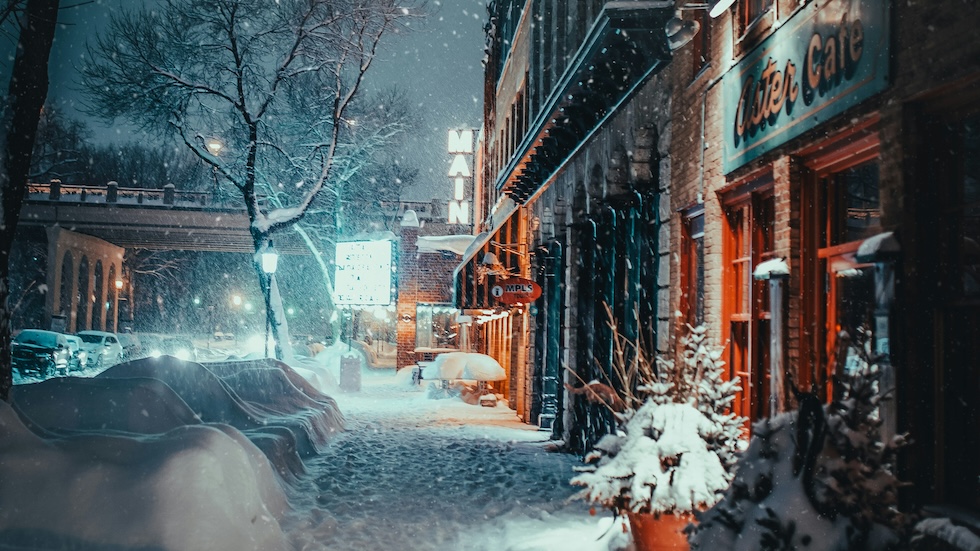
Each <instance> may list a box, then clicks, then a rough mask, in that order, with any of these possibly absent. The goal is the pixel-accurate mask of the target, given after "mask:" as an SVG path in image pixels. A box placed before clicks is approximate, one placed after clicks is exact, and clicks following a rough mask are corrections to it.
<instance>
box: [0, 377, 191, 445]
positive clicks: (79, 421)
mask: <svg viewBox="0 0 980 551" xmlns="http://www.w3.org/2000/svg"><path fill="white" fill-rule="evenodd" d="M10 398H11V403H12V404H13V406H14V408H16V410H17V412H18V414H20V415H21V416H22V417H24V416H26V417H27V418H29V419H30V421H31V422H33V423H34V424H36V425H38V427H40V428H43V429H44V430H48V431H58V430H73V431H101V430H114V431H121V432H130V433H135V434H159V433H164V432H167V431H170V430H173V429H175V428H178V427H183V426H185V425H195V424H198V423H200V422H201V419H200V418H199V417H198V416H197V415H195V414H194V412H193V411H192V410H191V408H190V407H188V406H187V404H186V403H185V402H184V401H183V400H182V399H181V398H180V396H178V395H177V393H175V392H174V391H173V389H171V388H170V387H169V386H167V385H166V384H164V383H163V382H161V381H158V380H156V379H145V378H134V379H112V380H107V379H86V378H80V377H65V378H55V379H48V380H47V381H44V382H41V383H35V384H28V385H17V386H14V387H13V389H11V393H10ZM33 430H35V432H37V429H33Z"/></svg>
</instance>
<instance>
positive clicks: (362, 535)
mask: <svg viewBox="0 0 980 551" xmlns="http://www.w3.org/2000/svg"><path fill="white" fill-rule="evenodd" d="M334 396H335V398H336V399H337V401H338V404H339V405H340V408H341V410H342V411H343V413H344V415H345V417H346V418H347V428H348V431H347V432H346V433H343V434H340V435H339V436H336V437H334V438H333V439H332V440H331V441H330V446H329V449H328V450H326V451H325V452H324V453H322V454H320V455H319V456H318V457H316V458H315V459H313V460H311V461H310V462H309V465H308V470H309V475H308V480H306V481H304V482H302V484H303V487H302V488H300V489H299V491H297V492H295V493H294V494H295V495H292V496H290V497H291V501H292V502H293V503H294V505H295V506H296V507H297V511H296V512H295V513H294V514H292V515H290V517H289V518H288V519H287V520H286V522H284V523H283V528H284V529H285V530H286V532H287V534H288V535H289V538H290V540H291V542H292V543H293V545H294V547H295V548H296V549H304V550H306V549H332V550H333V549H337V550H344V549H351V550H353V549H357V550H365V549H371V550H382V549H406V550H461V549H473V550H483V549H488V550H489V549H495V550H515V551H516V550H528V551H530V550H537V549H540V550H545V549H556V548H558V547H560V548H561V549H563V550H569V551H575V550H581V551H586V550H599V549H602V550H605V549H610V545H612V548H616V547H619V546H620V545H623V544H624V543H625V538H624V535H623V534H621V532H618V531H617V530H609V531H608V533H607V530H606V528H607V527H608V526H609V524H610V521H611V517H610V515H609V514H608V513H606V512H605V511H600V512H599V516H597V517H592V516H590V515H589V511H588V506H587V505H586V504H585V503H583V502H581V501H572V502H570V501H569V500H568V498H569V497H570V496H571V495H572V494H573V493H574V491H575V489H574V488H573V487H571V486H570V485H569V484H568V479H569V478H570V477H571V476H572V474H573V471H572V467H573V466H574V465H576V464H578V459H577V458H576V457H575V456H572V455H566V454H560V453H555V452H552V451H549V449H548V448H549V443H548V441H547V439H548V433H547V432H542V431H538V430H536V428H535V427H533V426H531V425H526V424H523V423H521V422H520V421H519V420H518V419H517V417H516V416H515V414H514V412H513V411H512V410H510V409H507V408H506V407H505V406H503V405H498V406H497V407H496V408H484V407H480V406H474V405H469V404H466V403H464V402H463V401H462V400H460V399H459V398H458V397H455V398H445V399H432V398H429V397H427V393H426V392H425V391H423V390H421V389H418V388H413V387H411V386H410V385H408V384H405V381H402V380H400V379H399V380H396V378H395V377H392V376H391V375H375V376H369V377H366V378H365V380H364V385H363V388H362V391H361V392H359V393H350V394H335V395H334ZM617 528H618V526H617Z"/></svg>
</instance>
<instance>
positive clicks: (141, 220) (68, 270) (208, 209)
mask: <svg viewBox="0 0 980 551" xmlns="http://www.w3.org/2000/svg"><path fill="white" fill-rule="evenodd" d="M20 225H21V226H23V227H42V228H45V230H46V232H47V237H48V264H47V276H46V277H47V287H48V292H47V295H46V300H45V312H44V314H45V321H48V320H50V321H51V327H52V328H54V329H56V330H62V331H67V332H75V331H81V330H84V329H100V330H108V331H115V330H117V329H118V326H119V299H120V291H122V290H123V289H124V287H126V286H127V282H125V281H124V280H123V277H122V275H123V272H122V262H123V254H124V252H125V249H127V248H142V249H155V250H184V251H200V252H238V253H251V252H252V251H253V248H252V238H251V235H250V234H249V231H248V226H249V222H248V216H247V215H246V213H245V210H244V208H242V207H241V206H240V203H238V204H236V203H234V202H233V201H230V200H228V199H227V198H225V197H222V196H220V195H216V194H212V193H209V192H187V191H177V190H176V189H175V188H174V186H173V185H172V184H168V185H166V186H164V188H163V189H129V188H120V187H119V186H118V185H117V184H116V182H109V184H108V185H106V186H68V185H62V184H61V183H60V182H58V181H53V182H51V183H50V184H30V185H29V188H28V196H27V198H26V200H25V201H24V205H23V207H22V209H21V218H20ZM276 248H277V249H279V251H280V252H281V253H283V254H309V251H308V250H307V249H306V247H305V245H304V244H303V243H302V241H301V240H300V239H299V238H298V237H296V236H295V235H294V234H292V233H290V232H283V233H281V234H278V235H277V236H276ZM79 297H92V300H79Z"/></svg>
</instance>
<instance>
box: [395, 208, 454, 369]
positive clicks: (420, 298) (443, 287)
mask: <svg viewBox="0 0 980 551" xmlns="http://www.w3.org/2000/svg"><path fill="white" fill-rule="evenodd" d="M402 215H403V216H402V220H401V237H400V239H399V242H398V273H397V281H398V306H397V314H396V320H397V338H398V367H399V368H401V367H405V366H408V365H412V364H417V363H418V362H419V361H425V360H431V359H432V358H433V357H434V356H435V355H436V354H438V353H439V352H440V351H448V350H455V349H457V348H458V345H459V342H458V339H456V338H455V337H453V338H450V337H449V335H450V334H452V333H456V332H457V331H456V329H454V328H455V326H456V313H457V311H456V309H455V307H453V305H452V297H453V294H452V293H453V287H452V273H453V269H454V268H455V267H456V265H457V264H458V263H459V255H458V254H456V253H453V252H451V251H448V250H446V251H423V250H420V248H419V237H420V232H424V235H428V236H432V235H440V236H444V235H451V232H454V231H457V230H458V228H457V227H454V226H450V225H447V224H442V223H438V222H434V223H430V224H425V226H424V229H423V228H422V227H420V223H419V222H420V221H419V217H418V216H417V214H416V212H415V211H414V210H411V209H409V210H403V211H402ZM436 326H440V329H442V331H439V330H438V329H437V328H436Z"/></svg>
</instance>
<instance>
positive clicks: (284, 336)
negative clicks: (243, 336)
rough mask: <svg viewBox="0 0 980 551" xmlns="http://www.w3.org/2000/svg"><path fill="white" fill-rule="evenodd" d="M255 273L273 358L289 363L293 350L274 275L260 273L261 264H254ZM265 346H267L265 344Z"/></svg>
mask: <svg viewBox="0 0 980 551" xmlns="http://www.w3.org/2000/svg"><path fill="white" fill-rule="evenodd" d="M253 265H254V266H255V272H256V274H258V276H259V287H260V288H261V289H262V298H263V300H264V301H265V329H266V330H268V331H269V333H270V334H271V336H272V341H273V343H274V345H273V346H274V352H273V357H275V358H276V359H277V360H284V361H286V362H289V361H290V360H292V359H293V348H292V346H291V345H290V343H289V325H288V324H287V322H286V313H285V310H284V308H283V307H282V295H281V294H279V284H278V283H277V282H276V275H275V274H266V273H265V272H264V271H262V264H261V263H260V262H258V261H256V262H254V263H253ZM266 346H268V345H267V344H266Z"/></svg>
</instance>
